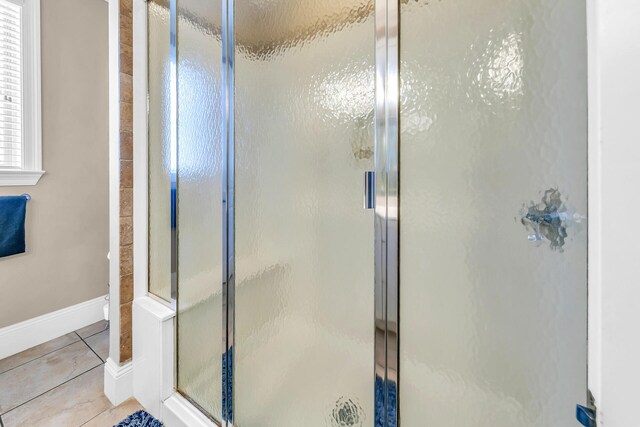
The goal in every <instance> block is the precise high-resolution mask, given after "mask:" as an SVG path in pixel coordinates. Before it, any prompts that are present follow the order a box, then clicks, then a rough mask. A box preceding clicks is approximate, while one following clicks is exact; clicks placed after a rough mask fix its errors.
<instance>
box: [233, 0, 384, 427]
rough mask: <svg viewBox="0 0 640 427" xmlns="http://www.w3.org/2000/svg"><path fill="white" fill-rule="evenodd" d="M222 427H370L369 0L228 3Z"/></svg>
mask: <svg viewBox="0 0 640 427" xmlns="http://www.w3.org/2000/svg"><path fill="white" fill-rule="evenodd" d="M235 44H236V45H235V67H236V68H235V85H236V87H235V150H236V151H235V158H236V164H235V167H236V170H235V177H236V178H235V179H236V182H235V210H236V219H235V220H236V227H235V233H236V234H235V238H236V240H235V244H236V245H235V248H236V249H235V254H236V260H235V266H236V288H235V304H236V305H235V313H236V314H235V322H236V325H235V343H236V347H235V348H234V394H235V395H234V406H233V410H234V419H233V421H234V425H237V426H245V427H252V426H263V427H269V426H296V427H297V426H303V425H304V426H309V427H312V426H347V425H349V426H367V425H371V424H372V423H373V396H374V391H373V353H372V351H373V332H374V331H373V323H372V322H373V280H374V279H373V272H374V269H373V260H374V232H373V211H371V210H365V209H363V202H362V200H363V179H364V178H363V177H364V172H365V171H367V170H372V167H373V129H374V119H373V110H374V21H373V3H372V2H371V1H369V0H317V1H304V2H294V1H290V0H257V1H252V2H240V1H238V2H235Z"/></svg>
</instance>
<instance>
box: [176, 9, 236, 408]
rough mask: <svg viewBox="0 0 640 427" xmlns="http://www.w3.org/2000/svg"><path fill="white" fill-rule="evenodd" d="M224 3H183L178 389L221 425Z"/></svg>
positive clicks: (179, 64)
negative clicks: (222, 18)
mask: <svg viewBox="0 0 640 427" xmlns="http://www.w3.org/2000/svg"><path fill="white" fill-rule="evenodd" d="M221 14H222V3H221V0H214V1H212V0H179V1H178V2H177V15H178V21H177V32H178V36H177V78H178V86H177V102H178V108H177V111H178V115H177V125H178V149H177V152H178V154H177V166H178V168H177V169H178V180H177V182H178V183H177V189H178V203H177V205H178V209H177V210H178V298H177V307H178V315H177V318H178V321H177V333H178V335H177V336H178V338H177V340H178V341H177V356H178V377H177V380H178V389H179V390H180V391H181V392H182V393H183V394H184V395H186V396H187V397H188V398H189V399H190V400H191V401H192V402H193V403H195V404H196V405H198V406H199V407H200V408H202V409H203V410H204V411H205V412H207V413H208V414H209V415H211V416H213V417H214V418H216V419H221V415H222V410H221V395H222V377H221V372H222V368H221V367H222V357H221V351H222V170H223V168H222V141H223V138H222V123H223V119H224V116H223V110H222V107H223V102H222V90H221V89H222V43H221V31H220V23H221Z"/></svg>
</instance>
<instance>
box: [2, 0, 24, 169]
mask: <svg viewBox="0 0 640 427" xmlns="http://www.w3.org/2000/svg"><path fill="white" fill-rule="evenodd" d="M21 14H22V10H21V7H20V6H17V5H15V4H14V3H11V2H9V1H8V0H0V169H18V170H19V169H22V168H23V155H24V147H23V135H22V121H23V120H22V84H23V82H22V28H21V26H22V19H21Z"/></svg>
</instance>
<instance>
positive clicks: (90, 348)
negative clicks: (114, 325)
mask: <svg viewBox="0 0 640 427" xmlns="http://www.w3.org/2000/svg"><path fill="white" fill-rule="evenodd" d="M105 331H106V329H105ZM102 332H104V331H100V332H98V333H97V334H93V335H98V334H101V333H102ZM76 335H78V338H80V341H82V342H83V343H84V345H86V346H87V347H89V350H91V351H92V352H93V354H95V355H96V356H97V357H98V359H100V360H101V361H102V363H106V362H107V361H106V360H102V357H100V355H99V354H98V353H96V351H95V350H94V349H93V348H92V347H91V346H90V345H89V344H88V343H87V342H86V341H85V340H84V338H82V337H81V336H80V335H79V334H78V333H77V332H76ZM93 335H91V336H90V337H87V338H91V337H92V336H93Z"/></svg>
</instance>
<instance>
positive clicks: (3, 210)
mask: <svg viewBox="0 0 640 427" xmlns="http://www.w3.org/2000/svg"><path fill="white" fill-rule="evenodd" d="M26 214H27V198H26V197H25V196H0V257H5V256H9V255H15V254H21V253H23V252H24V251H25V244H24V219H25V217H26Z"/></svg>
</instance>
